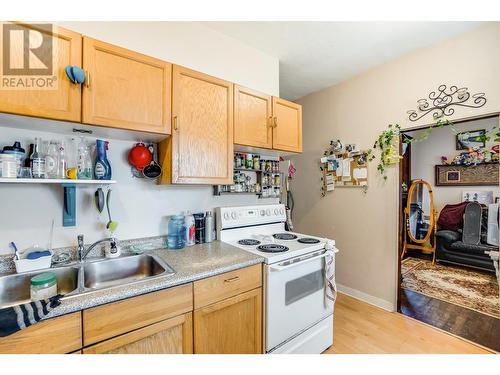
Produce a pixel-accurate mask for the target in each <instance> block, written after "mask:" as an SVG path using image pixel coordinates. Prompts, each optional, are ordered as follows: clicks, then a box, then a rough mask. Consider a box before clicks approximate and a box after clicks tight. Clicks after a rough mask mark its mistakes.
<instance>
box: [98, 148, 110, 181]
mask: <svg viewBox="0 0 500 375" xmlns="http://www.w3.org/2000/svg"><path fill="white" fill-rule="evenodd" d="M108 143H109V142H108V141H103V140H102V139H98V140H96V144H97V158H96V162H95V168H94V174H95V179H96V180H111V165H110V164H109V161H108V158H107V156H106V150H107V149H108Z"/></svg>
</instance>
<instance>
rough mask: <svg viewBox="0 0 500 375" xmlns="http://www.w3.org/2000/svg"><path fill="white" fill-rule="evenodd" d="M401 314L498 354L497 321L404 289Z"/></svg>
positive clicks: (499, 345)
mask: <svg viewBox="0 0 500 375" xmlns="http://www.w3.org/2000/svg"><path fill="white" fill-rule="evenodd" d="M401 313H403V314H404V315H406V316H409V317H411V318H415V319H417V320H420V321H422V322H424V323H427V324H430V325H432V326H434V327H438V328H440V329H442V330H445V331H447V332H450V333H452V334H454V335H457V336H460V337H463V338H465V339H467V340H470V341H473V342H476V343H478V344H480V345H483V346H486V347H488V348H491V349H493V350H496V351H500V319H497V318H494V317H492V316H489V315H486V314H481V313H479V312H477V311H474V310H471V309H467V308H465V307H461V306H458V305H454V304H452V303H448V302H444V301H441V300H439V299H436V298H432V297H428V296H426V295H423V294H420V293H416V292H413V291H411V290H406V289H402V290H401Z"/></svg>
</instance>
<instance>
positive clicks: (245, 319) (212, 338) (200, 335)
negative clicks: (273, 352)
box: [194, 288, 262, 354]
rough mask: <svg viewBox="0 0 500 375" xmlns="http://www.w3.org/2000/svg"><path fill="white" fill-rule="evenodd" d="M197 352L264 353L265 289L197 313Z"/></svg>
mask: <svg viewBox="0 0 500 375" xmlns="http://www.w3.org/2000/svg"><path fill="white" fill-rule="evenodd" d="M194 352H195V354H259V353H262V288H257V289H254V290H251V291H249V292H245V293H242V294H238V295H236V296H234V297H231V298H227V299H225V300H222V301H220V302H217V303H214V304H212V305H209V306H206V307H203V308H200V309H198V310H195V312H194Z"/></svg>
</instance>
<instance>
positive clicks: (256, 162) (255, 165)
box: [253, 154, 260, 169]
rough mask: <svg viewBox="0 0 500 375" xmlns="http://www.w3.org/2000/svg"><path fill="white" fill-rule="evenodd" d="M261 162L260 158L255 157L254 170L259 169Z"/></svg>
mask: <svg viewBox="0 0 500 375" xmlns="http://www.w3.org/2000/svg"><path fill="white" fill-rule="evenodd" d="M259 161H260V156H259V155H257V154H255V155H254V156H253V168H254V169H259Z"/></svg>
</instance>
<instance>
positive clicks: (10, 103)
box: [0, 22, 82, 121]
mask: <svg viewBox="0 0 500 375" xmlns="http://www.w3.org/2000/svg"><path fill="white" fill-rule="evenodd" d="M4 25H7V26H8V27H9V26H10V27H12V28H14V29H12V30H11V31H10V32H9V35H3V33H4V27H3V26H4ZM47 27H48V28H45V27H44V28H38V27H36V26H33V25H30V24H21V23H8V22H7V23H0V41H2V42H1V43H2V46H3V48H0V50H1V51H0V54H2V57H1V58H0V76H2V84H1V87H0V112H7V113H13V114H19V115H26V116H35V117H44V118H51V119H56V120H67V121H80V120H81V89H80V85H75V84H73V83H71V81H70V80H69V79H68V77H67V76H66V72H65V68H66V66H67V65H77V66H81V65H82V36H81V35H80V34H78V33H75V32H73V31H69V30H66V29H63V28H62V27H58V26H56V25H51V28H50V27H49V26H47ZM28 33H30V34H28ZM25 35H30V38H32V39H33V40H35V41H36V39H37V38H38V37H41V39H43V37H47V36H49V37H50V36H51V37H52V39H51V43H50V42H49V43H44V42H42V44H41V45H40V47H39V50H38V51H37V53H36V55H35V54H34V53H33V52H31V51H30V53H29V58H28V59H27V60H26V59H24V60H23V51H25V50H26V49H25V48H24V42H23V36H25ZM4 43H6V44H5V45H4ZM8 47H10V48H9V53H10V56H9V61H10V68H11V69H12V68H14V69H26V68H27V67H28V64H29V68H30V69H32V68H33V67H35V68H37V69H39V68H44V67H47V65H46V64H45V63H44V62H43V61H42V60H43V58H42V60H40V59H39V58H38V57H37V56H46V55H48V56H49V57H47V58H50V56H51V57H52V72H51V74H47V73H46V72H43V75H42V74H40V75H32V76H29V75H28V76H26V75H24V74H19V75H17V74H16V72H15V71H11V72H7V71H4V67H3V63H1V61H3V57H4V56H3V54H4V53H6V52H7V48H8ZM51 49H52V53H51ZM11 73H12V74H15V75H11ZM32 78H33V79H34V80H33V81H32V80H31V79H32ZM38 78H40V81H38V84H37V83H36V82H37V79H38ZM19 80H21V82H24V83H25V84H27V85H31V86H32V85H33V84H34V85H35V86H36V87H30V88H24V89H23V86H21V85H20V84H19V83H20V81H19ZM44 81H45V83H44ZM7 82H8V83H7ZM14 82H16V83H17V85H16V87H13V85H12V83H14ZM30 82H31V83H30ZM33 82H35V83H33ZM51 82H52V83H51ZM42 83H43V84H42Z"/></svg>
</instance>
